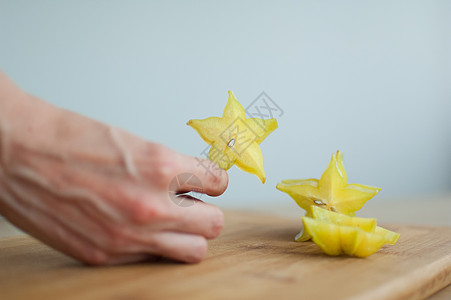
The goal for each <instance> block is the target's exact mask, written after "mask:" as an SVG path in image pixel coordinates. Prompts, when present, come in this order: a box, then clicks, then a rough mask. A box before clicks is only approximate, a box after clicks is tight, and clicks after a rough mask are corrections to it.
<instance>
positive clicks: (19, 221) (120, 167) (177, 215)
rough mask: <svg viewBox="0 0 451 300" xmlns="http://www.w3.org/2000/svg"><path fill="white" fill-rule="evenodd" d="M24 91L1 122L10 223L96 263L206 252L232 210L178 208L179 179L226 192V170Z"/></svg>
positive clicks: (2, 185)
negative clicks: (184, 176) (173, 185)
mask: <svg viewBox="0 0 451 300" xmlns="http://www.w3.org/2000/svg"><path fill="white" fill-rule="evenodd" d="M19 94H20V93H19ZM21 95H22V98H23V99H25V100H23V101H18V102H17V105H13V106H10V107H9V108H8V110H7V111H8V114H7V117H5V118H2V119H1V123H0V137H1V139H0V162H1V163H0V165H1V168H0V194H1V195H0V212H1V213H2V214H3V215H4V216H5V217H6V218H7V219H9V220H10V221H11V222H12V223H13V224H15V225H17V226H18V227H20V228H21V229H23V230H24V231H26V232H28V233H30V234H31V235H33V236H35V237H36V238H38V239H40V240H41V241H43V242H45V243H47V244H48V245H50V246H52V247H54V248H55V249H58V250H60V251H62V252H64V253H66V254H68V255H70V256H72V257H74V258H76V259H79V260H81V261H83V262H85V263H88V264H93V265H103V264H119V263H129V262H136V261H141V260H146V259H149V258H150V257H154V256H164V257H168V258H172V259H175V260H180V261H184V262H199V261H201V260H202V259H203V258H204V256H205V254H206V251H207V241H206V240H207V239H212V238H215V237H217V236H218V235H219V233H220V231H221V229H222V226H223V214H222V212H221V211H220V210H219V209H218V208H217V207H215V206H213V205H210V204H206V203H203V202H202V201H197V200H194V199H191V198H187V199H186V200H184V201H195V202H196V205H191V206H189V205H188V206H186V205H185V206H184V207H180V206H178V205H176V204H175V203H174V202H173V201H171V200H170V197H169V193H168V188H169V183H170V181H171V180H172V179H173V178H174V177H175V176H177V175H178V174H180V173H192V174H194V175H195V176H197V177H198V178H199V179H200V181H201V184H202V191H200V192H203V193H206V194H208V195H211V196H217V195H220V194H222V193H223V192H224V190H225V189H226V187H227V183H228V177H227V173H226V172H225V171H223V170H221V169H219V168H212V169H211V170H210V171H211V172H205V170H204V169H203V168H202V167H200V166H199V162H198V160H197V159H196V158H194V157H190V156H186V155H182V154H179V153H177V152H175V151H173V150H171V149H169V148H167V147H165V146H163V145H159V144H155V143H150V142H147V141H145V140H143V139H141V138H139V137H136V136H134V135H132V134H130V133H127V132H125V131H123V130H120V129H117V128H113V127H110V126H107V125H105V124H102V123H99V122H96V121H93V120H91V119H88V118H85V117H83V116H80V115H78V114H75V113H72V112H69V111H65V110H62V109H59V108H56V107H53V106H51V105H49V104H48V103H45V102H43V101H40V100H39V99H36V98H34V97H32V96H28V95H26V96H24V94H21ZM1 100H2V99H0V101H1ZM190 189H192V187H189V186H183V185H182V186H180V187H179V188H178V190H176V191H173V192H186V191H188V190H190Z"/></svg>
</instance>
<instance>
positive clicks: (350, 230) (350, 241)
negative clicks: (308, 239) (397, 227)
mask: <svg viewBox="0 0 451 300" xmlns="http://www.w3.org/2000/svg"><path fill="white" fill-rule="evenodd" d="M312 216H313V217H312V218H310V217H303V218H302V222H303V224H304V229H305V230H306V232H308V234H309V235H311V236H312V240H313V242H314V243H315V244H317V245H318V246H319V247H320V248H321V249H322V250H323V251H324V252H325V253H326V254H328V255H341V254H347V255H352V256H358V257H366V256H369V255H371V254H373V253H375V252H376V251H378V250H379V249H380V248H381V247H382V246H383V245H385V244H391V245H394V244H396V242H397V241H398V239H399V236H400V235H399V233H396V232H393V231H390V230H387V229H384V228H382V227H379V226H376V219H366V218H356V217H350V216H346V215H343V214H339V213H336V212H332V211H328V210H325V209H322V208H319V207H317V206H312Z"/></svg>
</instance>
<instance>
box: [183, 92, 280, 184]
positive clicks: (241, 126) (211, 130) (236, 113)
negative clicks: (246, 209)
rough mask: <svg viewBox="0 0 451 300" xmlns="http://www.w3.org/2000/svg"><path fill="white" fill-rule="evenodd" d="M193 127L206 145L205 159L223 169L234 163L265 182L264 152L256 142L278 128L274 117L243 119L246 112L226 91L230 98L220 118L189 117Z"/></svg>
mask: <svg viewBox="0 0 451 300" xmlns="http://www.w3.org/2000/svg"><path fill="white" fill-rule="evenodd" d="M187 125H189V126H191V127H192V128H194V130H196V131H197V133H198V134H199V135H200V137H201V138H202V139H203V140H204V141H205V142H206V143H208V144H209V145H211V147H210V150H209V152H208V158H209V159H210V160H211V161H213V162H215V163H216V164H217V165H218V166H219V167H220V168H222V169H224V170H228V169H230V168H231V167H232V166H233V165H234V164H235V165H236V166H237V167H238V168H240V169H241V170H243V171H246V172H249V173H251V174H255V175H256V176H257V177H258V178H259V179H260V180H261V182H262V183H265V181H266V175H265V170H264V169H263V155H262V151H261V149H260V146H259V144H260V143H261V142H263V140H264V139H265V138H266V137H267V136H268V135H269V134H270V133H271V132H273V131H274V130H275V129H276V128H277V121H276V119H258V118H246V111H245V110H244V108H243V106H242V105H241V104H240V103H239V102H238V100H237V99H236V98H235V95H234V94H233V92H232V91H229V99H228V101H227V104H226V106H225V108H224V113H223V114H222V117H221V118H219V117H210V118H207V119H203V120H190V121H188V123H187Z"/></svg>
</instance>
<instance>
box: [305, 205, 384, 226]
mask: <svg viewBox="0 0 451 300" xmlns="http://www.w3.org/2000/svg"><path fill="white" fill-rule="evenodd" d="M312 216H313V218H314V219H316V220H321V221H325V222H329V223H334V224H340V225H347V226H353V227H359V228H361V229H363V230H365V231H368V232H370V231H374V230H375V229H376V225H377V220H376V218H357V217H350V216H347V215H343V214H339V213H335V212H331V211H329V210H326V209H323V208H320V207H318V206H312Z"/></svg>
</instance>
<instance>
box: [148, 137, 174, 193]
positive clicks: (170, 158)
mask: <svg viewBox="0 0 451 300" xmlns="http://www.w3.org/2000/svg"><path fill="white" fill-rule="evenodd" d="M154 147H155V148H156V149H153V151H152V168H153V170H152V177H153V178H152V179H153V182H154V183H155V184H156V185H157V186H159V187H160V188H167V186H168V184H169V181H170V180H171V179H172V177H173V176H174V174H175V173H176V171H177V167H178V166H177V160H176V159H174V158H175V156H174V153H172V150H170V149H169V148H167V147H165V146H162V145H155V146H154Z"/></svg>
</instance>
